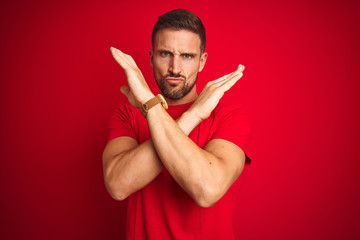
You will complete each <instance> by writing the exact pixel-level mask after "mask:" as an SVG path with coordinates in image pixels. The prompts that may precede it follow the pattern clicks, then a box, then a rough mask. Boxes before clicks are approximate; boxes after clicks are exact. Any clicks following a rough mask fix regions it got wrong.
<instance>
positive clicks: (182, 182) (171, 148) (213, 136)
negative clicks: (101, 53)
mask: <svg viewBox="0 0 360 240" xmlns="http://www.w3.org/2000/svg"><path fill="white" fill-rule="evenodd" d="M152 44H153V49H152V50H150V62H151V66H152V68H153V70H154V76H155V80H156V83H157V85H158V86H159V89H160V92H161V94H162V95H163V97H162V96H155V95H154V94H153V93H152V92H151V90H150V89H149V87H148V85H147V83H146V80H145V79H144V77H143V75H142V74H141V71H140V70H139V68H138V67H137V66H136V63H135V62H134V60H133V59H132V58H131V57H130V56H129V55H126V54H124V53H123V52H121V51H120V50H118V49H115V48H111V53H112V55H113V57H114V58H115V60H116V61H117V62H118V63H119V64H120V66H121V67H122V68H123V69H124V71H125V74H126V77H127V80H128V85H129V87H127V86H123V87H121V92H122V93H123V94H125V96H126V97H127V98H128V100H129V103H130V104H131V105H123V106H120V107H119V108H118V109H117V111H116V112H115V113H114V115H113V117H112V120H111V123H110V137H109V142H108V144H107V146H106V148H105V150H104V154H103V163H104V177H105V184H106V187H107V189H108V191H109V193H110V194H111V195H112V196H113V198H115V199H117V200H123V199H126V198H128V200H129V201H128V215H127V238H128V239H220V238H222V239H233V238H234V236H233V229H232V212H233V206H234V201H233V200H234V198H235V195H236V190H237V188H238V185H237V184H236V180H237V178H238V177H239V175H240V173H241V172H242V169H243V167H244V163H245V158H246V155H245V153H244V151H245V152H246V145H247V144H248V140H249V135H250V127H249V122H248V119H247V117H246V115H244V112H243V111H242V110H241V109H240V108H238V107H235V106H224V105H221V104H218V103H219V100H220V99H221V97H222V96H223V94H224V92H225V91H227V90H229V89H230V88H231V87H232V86H233V85H234V84H235V83H236V82H237V81H238V80H239V79H240V78H241V77H242V72H243V70H244V66H242V65H239V67H238V68H237V69H236V70H235V71H234V72H232V73H230V74H228V75H225V76H223V77H221V78H219V79H217V80H214V81H210V82H209V83H208V84H207V85H206V86H205V88H204V89H203V90H202V92H201V93H200V94H199V95H198V94H197V92H196V79H197V76H198V73H199V72H201V70H202V69H203V68H204V66H205V63H206V59H207V53H206V52H205V51H204V50H205V29H204V26H203V24H202V22H201V20H200V19H199V18H198V17H197V16H196V15H195V14H193V13H192V12H189V11H187V10H183V9H177V10H173V11H170V12H168V13H166V14H164V15H162V16H160V17H159V19H158V21H157V23H156V24H155V26H154V29H153V35H152ZM167 106H168V109H167ZM138 108H140V110H139V109H138Z"/></svg>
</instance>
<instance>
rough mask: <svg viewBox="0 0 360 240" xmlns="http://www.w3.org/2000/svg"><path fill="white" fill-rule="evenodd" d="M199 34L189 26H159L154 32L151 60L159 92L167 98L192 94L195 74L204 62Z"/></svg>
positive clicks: (172, 98) (179, 97) (175, 98)
mask: <svg viewBox="0 0 360 240" xmlns="http://www.w3.org/2000/svg"><path fill="white" fill-rule="evenodd" d="M206 58H207V53H203V54H201V50H200V37H199V35H198V34H196V33H193V32H190V31H188V30H173V29H162V30H160V31H159V32H158V33H157V34H156V38H155V42H154V49H152V50H150V62H151V66H152V68H153V69H154V76H155V80H156V83H157V85H158V86H159V89H160V91H161V93H162V94H163V95H164V96H165V97H166V98H168V99H171V100H178V99H181V98H183V97H185V96H188V97H192V96H194V98H195V97H196V96H197V94H196V87H194V86H195V84H196V79H197V75H198V73H199V72H201V70H202V69H203V68H204V66H205V62H206Z"/></svg>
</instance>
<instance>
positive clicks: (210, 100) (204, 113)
mask: <svg viewBox="0 0 360 240" xmlns="http://www.w3.org/2000/svg"><path fill="white" fill-rule="evenodd" d="M244 69H245V67H244V66H243V65H241V64H240V65H239V66H238V68H237V69H236V70H235V71H234V72H232V73H230V74H227V75H225V76H223V77H221V78H218V79H216V80H214V81H210V82H208V83H207V84H206V85H205V87H204V89H203V90H202V91H201V93H200V95H199V96H198V97H197V98H196V100H195V102H194V104H193V105H192V106H191V107H190V108H189V110H188V112H190V113H192V114H194V115H195V116H196V117H197V118H198V119H199V121H202V120H204V119H207V118H208V117H209V116H210V114H211V112H212V111H213V110H214V109H215V107H216V106H217V105H218V103H219V101H220V99H221V98H222V96H224V93H225V92H226V91H227V90H229V89H230V88H231V87H232V86H234V84H235V83H236V82H237V81H238V80H239V79H240V78H241V77H242V76H243V71H244Z"/></svg>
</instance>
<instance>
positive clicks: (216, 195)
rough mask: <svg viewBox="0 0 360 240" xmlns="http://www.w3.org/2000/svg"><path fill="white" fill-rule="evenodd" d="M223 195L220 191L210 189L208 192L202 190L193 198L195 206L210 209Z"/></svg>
mask: <svg viewBox="0 0 360 240" xmlns="http://www.w3.org/2000/svg"><path fill="white" fill-rule="evenodd" d="M222 196H223V194H221V193H220V191H218V190H216V189H214V188H212V189H208V190H202V191H201V194H197V195H195V196H194V197H193V199H194V200H195V202H196V204H197V205H198V206H199V207H201V208H210V207H212V206H214V205H215V203H217V202H218V201H219V200H220V199H221V197H222Z"/></svg>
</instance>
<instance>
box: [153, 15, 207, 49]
mask: <svg viewBox="0 0 360 240" xmlns="http://www.w3.org/2000/svg"><path fill="white" fill-rule="evenodd" d="M165 28H170V29H174V30H183V29H184V30H189V31H191V32H193V33H196V34H198V35H199V37H200V49H201V52H202V53H203V52H204V51H205V45H206V36H205V27H204V25H203V24H202V22H201V20H200V18H199V17H198V16H196V15H195V14H194V13H192V12H190V11H188V10H185V9H175V10H172V11H170V12H167V13H165V14H163V15H161V16H160V17H159V18H158V20H157V22H156V23H155V25H154V28H153V31H152V36H151V40H152V46H153V47H154V44H155V37H156V33H157V32H158V31H160V30H162V29H165Z"/></svg>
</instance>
